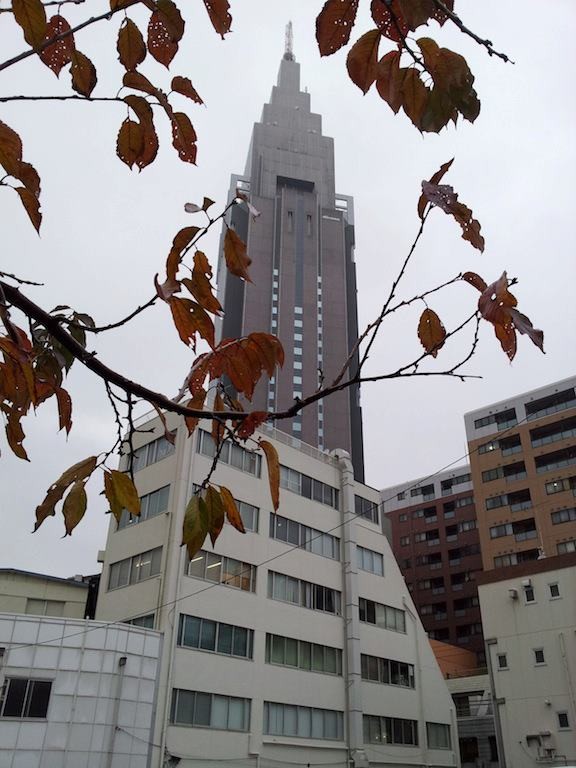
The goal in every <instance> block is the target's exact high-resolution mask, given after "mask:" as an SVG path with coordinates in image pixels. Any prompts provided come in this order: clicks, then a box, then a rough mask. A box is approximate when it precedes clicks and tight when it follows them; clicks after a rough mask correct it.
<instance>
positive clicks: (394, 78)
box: [376, 51, 406, 114]
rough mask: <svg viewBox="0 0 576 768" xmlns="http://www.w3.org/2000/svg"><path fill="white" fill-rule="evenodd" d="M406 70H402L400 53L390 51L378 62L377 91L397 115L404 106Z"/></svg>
mask: <svg viewBox="0 0 576 768" xmlns="http://www.w3.org/2000/svg"><path fill="white" fill-rule="evenodd" d="M405 75H406V69H405V68H403V69H400V51H390V52H389V53H387V54H386V55H385V56H383V57H382V58H381V59H380V61H379V62H378V70H377V74H376V90H377V91H378V93H379V95H380V98H382V99H384V101H386V102H387V103H388V104H389V106H390V108H391V109H392V110H393V111H394V113H395V114H397V113H398V110H399V109H400V107H401V106H402V81H403V79H404V76H405Z"/></svg>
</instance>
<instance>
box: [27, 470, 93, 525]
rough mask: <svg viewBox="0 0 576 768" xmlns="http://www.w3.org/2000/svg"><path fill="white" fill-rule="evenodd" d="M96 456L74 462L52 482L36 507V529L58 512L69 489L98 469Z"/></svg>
mask: <svg viewBox="0 0 576 768" xmlns="http://www.w3.org/2000/svg"><path fill="white" fill-rule="evenodd" d="M96 461H97V458H96V456H90V457H89V458H87V459H83V460H82V461H79V462H78V463H77V464H74V465H73V466H71V467H70V468H69V469H67V470H66V471H65V472H63V473H62V475H61V476H60V477H59V478H58V480H56V482H55V483H52V485H51V486H50V488H49V489H48V491H47V493H46V496H45V498H44V501H43V502H42V504H40V505H39V506H38V507H36V524H35V525H34V530H35V531H37V530H38V528H40V526H41V525H42V523H43V522H44V520H45V519H46V518H47V517H53V516H54V515H55V514H56V511H55V509H54V508H55V506H56V504H58V502H59V501H61V499H62V497H63V496H64V494H65V493H66V491H67V489H68V488H69V487H70V486H71V485H72V483H76V482H78V481H80V480H86V479H87V478H89V477H90V475H91V474H92V472H94V470H95V469H96Z"/></svg>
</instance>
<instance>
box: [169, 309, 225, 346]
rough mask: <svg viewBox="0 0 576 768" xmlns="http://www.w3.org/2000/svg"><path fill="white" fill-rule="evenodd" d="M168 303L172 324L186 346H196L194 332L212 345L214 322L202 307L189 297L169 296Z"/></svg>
mask: <svg viewBox="0 0 576 768" xmlns="http://www.w3.org/2000/svg"><path fill="white" fill-rule="evenodd" d="M168 303H169V304H170V309H171V310H172V318H173V320H174V325H175V326H176V329H177V330H178V334H179V336H180V338H181V339H182V341H183V342H184V344H186V346H189V345H191V346H192V348H193V349H195V348H196V334H197V333H198V334H200V336H201V337H202V338H203V339H204V340H205V341H207V342H208V344H210V346H211V347H214V324H213V322H212V320H211V319H210V317H209V316H208V315H207V314H206V312H205V311H204V310H203V309H202V307H201V306H200V305H199V304H197V303H196V302H195V301H190V299H180V298H178V297H177V296H171V297H170V299H169V301H168Z"/></svg>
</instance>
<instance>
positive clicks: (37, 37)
mask: <svg viewBox="0 0 576 768" xmlns="http://www.w3.org/2000/svg"><path fill="white" fill-rule="evenodd" d="M12 12H13V14H14V19H15V20H16V22H17V23H18V24H19V25H20V26H21V27H22V31H23V32H24V39H25V40H26V42H27V43H28V45H29V46H31V47H32V48H35V49H38V48H40V46H41V45H42V43H43V42H44V38H45V34H46V11H45V10H44V6H43V4H42V2H41V0H12Z"/></svg>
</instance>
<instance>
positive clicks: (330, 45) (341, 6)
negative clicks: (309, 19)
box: [316, 0, 358, 56]
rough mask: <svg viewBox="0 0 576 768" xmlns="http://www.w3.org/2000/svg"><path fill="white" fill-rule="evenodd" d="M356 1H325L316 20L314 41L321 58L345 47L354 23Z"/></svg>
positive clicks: (356, 8) (356, 9) (356, 7)
mask: <svg viewBox="0 0 576 768" xmlns="http://www.w3.org/2000/svg"><path fill="white" fill-rule="evenodd" d="M357 11H358V0H327V2H326V3H325V4H324V7H323V8H322V10H321V11H320V13H319V14H318V16H317V18H316V40H317V41H318V50H319V51H320V55H321V56H329V55H330V54H331V53H335V52H336V51H338V50H340V48H342V47H343V46H344V45H347V43H348V41H349V40H350V33H351V32H352V27H353V26H354V22H355V21H356V13H357Z"/></svg>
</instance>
